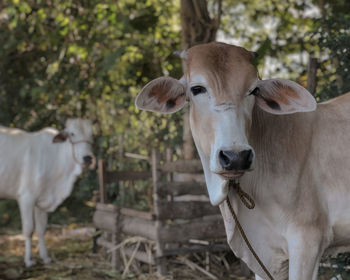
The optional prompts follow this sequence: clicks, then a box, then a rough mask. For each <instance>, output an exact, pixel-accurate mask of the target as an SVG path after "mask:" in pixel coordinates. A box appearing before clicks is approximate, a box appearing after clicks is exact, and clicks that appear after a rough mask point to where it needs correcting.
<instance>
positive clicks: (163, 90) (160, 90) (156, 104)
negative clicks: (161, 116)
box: [135, 77, 186, 114]
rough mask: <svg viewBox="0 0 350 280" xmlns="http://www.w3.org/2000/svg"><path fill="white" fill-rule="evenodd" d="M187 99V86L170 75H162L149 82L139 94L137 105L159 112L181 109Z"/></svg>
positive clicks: (171, 111)
mask: <svg viewBox="0 0 350 280" xmlns="http://www.w3.org/2000/svg"><path fill="white" fill-rule="evenodd" d="M185 101H186V89H185V86H184V85H183V84H182V83H181V82H180V81H178V80H176V79H173V78H170V77H160V78H157V79H155V80H153V81H151V82H149V83H148V84H147V85H146V86H145V87H144V88H143V89H142V90H141V91H140V92H139V94H138V95H137V97H136V100H135V105H136V107H137V108H139V109H141V110H147V111H152V112H158V113H168V114H171V113H174V112H176V111H179V110H180V109H181V108H182V107H183V106H184V104H185Z"/></svg>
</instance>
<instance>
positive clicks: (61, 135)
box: [52, 131, 68, 143]
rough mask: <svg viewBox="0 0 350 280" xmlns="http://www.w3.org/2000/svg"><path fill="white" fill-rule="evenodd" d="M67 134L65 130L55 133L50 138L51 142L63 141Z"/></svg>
mask: <svg viewBox="0 0 350 280" xmlns="http://www.w3.org/2000/svg"><path fill="white" fill-rule="evenodd" d="M67 138H68V134H67V132H65V131H60V132H59V133H57V134H56V135H55V137H54V138H53V139H52V143H63V142H65V141H66V140H67Z"/></svg>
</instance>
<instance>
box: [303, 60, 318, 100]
mask: <svg viewBox="0 0 350 280" xmlns="http://www.w3.org/2000/svg"><path fill="white" fill-rule="evenodd" d="M317 64H318V63H317V58H314V57H311V56H310V57H309V65H308V68H307V84H306V85H307V90H308V91H309V92H310V93H311V94H312V95H315V92H316V86H317V75H316V74H317Z"/></svg>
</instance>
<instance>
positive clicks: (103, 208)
mask: <svg viewBox="0 0 350 280" xmlns="http://www.w3.org/2000/svg"><path fill="white" fill-rule="evenodd" d="M96 210H100V211H105V212H111V213H117V212H118V208H117V207H116V206H115V205H113V204H106V203H96Z"/></svg>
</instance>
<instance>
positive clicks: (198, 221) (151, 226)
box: [93, 150, 229, 275]
mask: <svg viewBox="0 0 350 280" xmlns="http://www.w3.org/2000/svg"><path fill="white" fill-rule="evenodd" d="M167 158H168V161H167V162H161V160H160V153H159V152H158V151H156V150H154V151H153V152H152V157H151V160H152V162H151V163H152V170H151V171H123V172H121V171H107V170H105V168H104V165H103V163H101V162H99V165H98V166H99V176H100V178H99V182H100V195H101V198H103V199H101V200H103V203H98V204H97V207H96V212H95V214H94V217H93V221H94V224H95V225H96V227H97V228H98V229H100V230H103V231H106V232H109V233H112V236H115V238H114V240H119V243H120V244H122V236H125V235H127V236H134V237H135V236H137V237H140V238H144V239H142V240H149V241H150V242H154V243H152V244H154V245H155V246H154V250H153V252H152V254H151V255H152V256H151V257H150V252H146V251H144V250H142V247H145V246H141V245H140V242H141V241H140V240H138V241H137V243H135V244H137V252H136V251H135V250H133V249H130V248H129V249H128V248H124V247H123V254H125V255H126V256H128V257H129V258H130V257H131V258H133V259H136V260H138V261H140V262H145V263H148V264H150V265H154V264H155V265H157V269H158V271H159V272H160V273H161V274H163V275H164V274H166V273H167V265H166V264H167V257H169V256H173V255H184V254H188V253H194V252H195V253H197V252H217V251H228V250H229V248H228V246H227V245H226V235H225V230H224V225H223V221H222V217H221V215H220V211H219V208H218V207H213V206H212V205H211V204H210V202H209V200H208V199H207V190H206V187H205V184H204V183H203V182H198V181H185V182H177V181H173V178H174V177H175V176H173V174H175V173H177V174H179V173H186V174H195V173H197V174H198V173H202V165H201V163H200V161H199V160H178V161H175V162H171V161H170V159H169V158H171V157H170V153H167ZM196 176H198V175H196ZM149 178H152V181H153V205H152V211H148V212H144V211H137V210H134V209H128V208H122V207H116V206H114V205H111V204H107V203H106V201H107V198H106V194H104V193H103V192H106V190H107V185H108V184H109V183H112V182H119V181H125V180H130V181H135V180H148V179H149ZM187 178H191V176H187ZM101 184H102V185H101ZM185 196H190V200H189V199H187V200H186V199H184V198H183V197H185ZM203 197H204V198H205V199H203ZM218 240H220V242H217V241H218ZM142 242H143V241H142ZM142 242H141V243H142ZM98 244H99V245H101V246H103V247H105V248H107V249H108V250H109V251H110V252H112V254H114V258H113V257H112V259H113V260H114V261H117V263H115V264H112V267H115V268H118V267H117V266H119V265H120V260H118V258H116V254H118V251H119V250H120V249H121V248H122V246H121V245H118V244H117V243H116V242H113V241H112V240H106V239H105V238H104V239H100V240H99V241H98ZM123 246H124V245H123ZM134 247H135V246H134ZM146 247H147V246H146ZM111 248H114V249H111ZM123 254H121V255H123ZM123 261H124V262H125V260H123ZM126 263H127V266H128V267H129V266H130V263H129V262H127V261H126ZM124 267H125V264H124Z"/></svg>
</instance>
